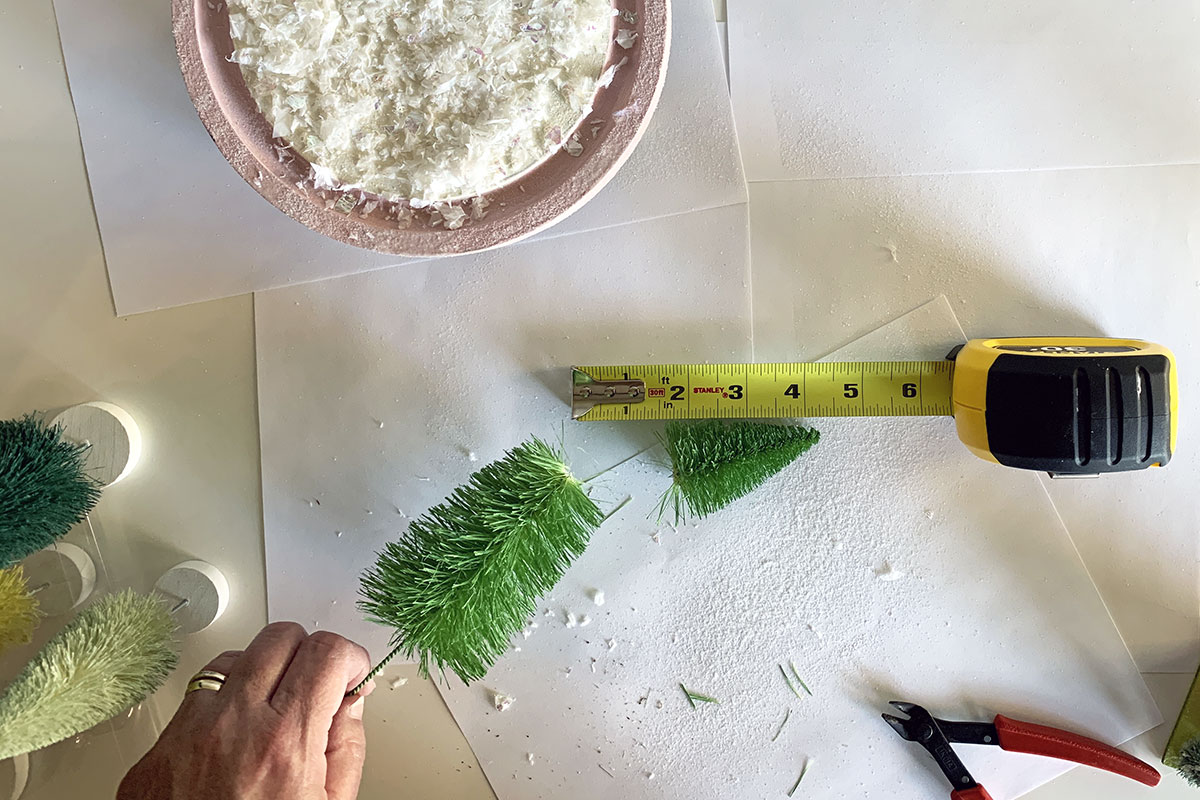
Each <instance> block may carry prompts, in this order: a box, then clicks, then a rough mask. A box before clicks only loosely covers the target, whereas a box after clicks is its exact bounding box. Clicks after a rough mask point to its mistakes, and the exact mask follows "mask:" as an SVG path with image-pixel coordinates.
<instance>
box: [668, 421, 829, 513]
mask: <svg viewBox="0 0 1200 800" xmlns="http://www.w3.org/2000/svg"><path fill="white" fill-rule="evenodd" d="M820 438H821V435H820V433H818V432H817V431H816V430H815V429H813V428H804V427H801V426H799V425H771V424H765V423H759V422H744V421H736V422H723V421H720V420H704V421H700V422H668V423H667V428H666V434H665V436H664V437H663V445H664V447H665V448H666V450H667V455H668V456H670V459H671V470H672V474H673V481H672V483H671V487H670V488H669V489H667V491H666V493H665V494H664V495H663V497H662V501H661V502H660V503H659V517H660V518H661V517H662V515H663V514H664V513H665V512H666V511H667V509H673V510H674V512H675V521H676V522H679V521H680V520H682V519H683V518H684V516H685V515H690V516H693V517H705V516H708V515H709V514H712V513H713V512H715V511H719V510H720V509H722V508H724V507H725V506H727V505H729V504H730V503H732V502H733V501H734V500H737V499H738V498H741V497H745V496H746V495H747V494H749V493H750V492H752V491H754V490H755V489H757V488H758V487H759V486H762V484H763V483H765V482H766V481H767V479H768V478H770V477H771V476H773V475H775V474H776V473H777V472H779V471H780V470H782V469H783V468H784V467H786V466H787V465H788V464H790V463H792V462H793V461H795V460H796V459H797V458H798V457H800V456H801V455H802V454H803V453H804V452H806V451H807V450H808V449H809V448H810V447H812V446H813V445H814V444H816V443H817V442H818V440H819V439H820Z"/></svg>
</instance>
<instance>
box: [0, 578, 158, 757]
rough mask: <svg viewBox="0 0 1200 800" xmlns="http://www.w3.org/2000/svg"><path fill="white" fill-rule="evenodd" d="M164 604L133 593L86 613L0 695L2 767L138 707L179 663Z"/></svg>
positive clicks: (107, 599)
mask: <svg viewBox="0 0 1200 800" xmlns="http://www.w3.org/2000/svg"><path fill="white" fill-rule="evenodd" d="M174 633H175V623H174V621H173V620H172V619H171V615H170V614H169V613H168V612H167V609H166V607H165V606H164V605H163V603H162V602H161V601H160V600H158V599H156V598H154V597H148V596H145V595H139V594H137V593H135V592H132V591H124V592H121V593H119V594H113V595H108V596H107V597H104V598H101V599H100V600H97V601H96V602H94V603H92V604H91V605H90V606H88V607H87V608H85V609H84V610H83V611H81V612H80V613H79V615H78V616H76V617H75V619H73V620H72V621H71V622H70V623H69V624H68V625H67V626H66V627H65V628H63V629H62V630H61V631H59V632H58V633H57V634H56V635H55V636H54V638H53V639H51V640H50V641H49V642H47V643H46V646H45V647H43V648H42V650H41V651H40V652H38V654H37V655H35V656H34V658H33V660H32V661H30V662H29V664H27V665H26V666H25V669H24V670H22V671H21V673H20V674H19V675H18V676H17V677H16V678H15V679H14V680H13V681H12V683H10V684H9V685H8V686H7V687H6V688H5V689H4V693H3V694H2V695H0V761H2V760H4V759H6V758H11V757H12V756H15V755H20V754H21V753H28V752H31V751H33V750H38V749H40V748H42V747H47V746H49V745H51V744H54V743H55V742H60V741H62V740H63V739H66V738H68V737H71V736H74V735H76V734H78V733H81V732H83V731H85V730H87V729H88V728H91V727H93V726H95V725H98V724H100V723H101V722H104V721H105V720H107V719H110V718H112V717H113V716H115V715H117V714H119V713H121V712H122V711H124V710H126V709H128V708H131V707H132V706H135V705H137V704H138V703H140V702H142V701H143V700H145V699H146V697H147V696H149V695H150V693H151V692H154V691H155V690H157V689H158V688H159V687H160V686H162V684H163V682H164V681H165V680H166V679H167V676H168V675H169V674H170V673H171V670H173V669H174V668H175V664H176V662H177V659H178V656H177V652H176V645H175V641H174Z"/></svg>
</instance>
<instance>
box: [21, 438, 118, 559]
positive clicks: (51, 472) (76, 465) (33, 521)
mask: <svg viewBox="0 0 1200 800" xmlns="http://www.w3.org/2000/svg"><path fill="white" fill-rule="evenodd" d="M86 453H87V446H86V445H81V444H76V443H74V442H69V441H67V440H65V439H64V438H63V436H62V431H61V430H60V429H59V428H57V427H50V426H48V425H46V423H44V422H43V421H41V420H40V419H38V418H37V417H34V416H33V415H27V416H25V417H22V418H21V419H16V420H4V421H0V567H6V566H9V565H11V564H15V563H16V562H18V561H20V560H21V559H23V558H25V557H26V556H28V555H30V554H31V553H36V552H37V551H38V550H41V549H42V548H44V547H48V546H49V545H51V544H53V543H54V540H55V539H57V538H59V537H60V536H62V535H63V534H65V533H66V532H67V531H69V530H70V529H71V526H73V525H76V524H78V523H79V522H82V521H83V519H84V518H85V517H86V516H87V514H88V512H89V511H91V510H92V508H94V507H95V505H96V503H97V502H98V501H99V500H100V489H101V487H100V484H99V483H98V482H96V481H95V480H94V479H92V478H90V477H89V476H87V475H86V474H84V456H85V454H86Z"/></svg>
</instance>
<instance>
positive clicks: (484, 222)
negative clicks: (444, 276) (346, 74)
mask: <svg viewBox="0 0 1200 800" xmlns="http://www.w3.org/2000/svg"><path fill="white" fill-rule="evenodd" d="M172 4H173V17H174V28H175V44H176V48H177V49H178V51H179V63H180V66H181V68H182V70H183V77H184V82H185V83H186V84H187V88H188V93H189V94H191V96H192V102H193V103H194V104H195V106H196V111H197V112H199V114H200V119H201V120H202V121H203V122H204V125H205V127H206V128H208V132H209V134H210V135H211V136H212V138H213V141H215V142H216V143H217V147H218V148H219V149H220V150H221V153H222V154H223V155H224V156H225V158H226V159H227V160H228V161H229V163H230V164H231V165H232V166H233V168H234V169H235V170H237V171H238V174H239V175H241V176H242V178H244V179H245V180H246V182H247V183H249V184H250V185H251V186H252V187H254V190H255V191H257V192H258V193H259V194H261V195H262V196H263V197H265V198H266V199H267V200H269V201H270V202H271V204H272V205H274V206H275V207H276V208H278V209H279V210H280V211H282V212H283V213H285V214H287V215H288V216H289V217H292V218H293V219H295V220H297V221H298V222H301V223H303V224H305V225H307V226H308V227H309V228H312V229H313V230H314V231H318V232H319V233H323V234H325V235H326V236H330V237H332V238H334V239H337V240H339V241H342V242H346V243H348V244H352V245H356V246H358V247H363V248H366V249H368V250H376V251H379V252H382V253H395V254H398V255H407V256H435V255H452V254H455V253H470V252H475V251H479V250H486V249H488V248H491V247H498V246H500V245H503V244H507V243H509V242H515V241H517V240H519V239H523V238H525V237H526V236H531V235H532V234H534V233H537V232H538V231H540V230H543V229H544V228H548V227H549V226H551V225H553V224H554V223H555V222H557V221H559V220H561V219H563V218H564V217H566V216H567V215H568V214H570V213H571V212H572V211H574V210H575V209H577V208H579V207H580V206H582V205H583V204H584V203H586V202H587V201H588V199H590V198H591V197H592V196H593V195H594V194H596V192H598V191H600V189H601V188H602V187H603V186H604V184H606V183H607V182H608V181H609V180H610V179H611V178H612V176H613V175H614V174H615V173H616V171H617V169H619V168H620V166H621V164H622V163H624V161H625V159H626V158H628V157H629V154H630V153H631V152H632V151H633V148H634V146H635V145H636V144H637V142H638V140H639V139H640V138H641V136H642V132H643V131H644V130H645V128H646V124H647V123H648V122H649V120H650V115H651V113H653V111H654V107H655V105H656V104H657V103H658V96H659V92H660V90H661V88H662V82H663V78H664V77H665V75H666V67H667V54H668V52H669V49H670V31H671V25H670V0H622V2H621V7H623V8H630V7H631V6H632V9H631V10H635V11H636V22H634V23H629V22H627V21H624V20H621V18H620V17H615V16H614V17H613V20H614V21H613V35H614V36H615V35H616V29H617V25H618V24H619V25H620V27H622V28H630V27H632V28H634V29H635V30H636V31H637V34H638V36H637V39H636V40H635V43H634V46H633V47H631V48H630V49H628V50H626V49H624V48H621V47H618V46H616V45H615V44H610V46H609V51H608V56H607V60H606V62H605V66H606V67H608V66H609V65H612V64H614V63H618V62H620V61H621V60H622V59H625V58H627V59H628V61H627V63H625V64H623V65H622V66H621V67H620V68H619V69H617V71H616V75H615V76H614V79H613V81H612V84H611V85H610V86H609V87H608V88H605V89H602V90H600V91H599V92H598V93H597V95H596V98H595V101H594V107H593V110H592V113H591V114H589V115H588V116H587V117H586V118H585V121H584V124H583V125H582V126H581V139H582V141H583V143H584V145H585V146H584V150H583V152H582V153H581V154H580V155H578V156H572V155H570V154H569V153H568V152H566V151H565V150H563V149H558V150H556V151H555V152H554V154H553V155H551V156H550V157H549V158H547V159H545V160H544V161H542V162H540V163H539V164H538V165H537V166H535V167H534V168H533V169H531V170H529V171H527V172H524V173H522V174H521V175H519V176H518V177H517V178H514V179H513V180H512V181H510V182H508V183H506V184H504V185H502V186H500V187H499V188H497V189H495V190H493V191H491V192H488V193H486V194H484V195H483V197H484V198H485V200H486V201H487V206H486V211H485V213H484V214H483V216H482V218H476V217H474V216H470V215H469V216H468V218H467V219H466V220H465V221H464V223H463V225H462V227H461V228H458V229H456V230H446V229H445V227H443V226H442V225H440V224H435V223H436V222H437V221H438V220H439V219H440V215H439V214H437V213H436V212H435V213H433V214H431V213H430V209H428V208H424V209H413V208H411V207H409V206H408V204H407V202H402V203H392V202H389V201H386V200H383V199H382V198H380V197H379V196H377V195H373V194H371V193H369V192H363V191H360V190H358V189H350V190H345V191H343V190H334V189H317V188H315V187H314V186H313V183H312V180H311V176H310V168H309V164H308V162H307V161H306V160H305V159H304V158H303V157H301V156H300V155H299V154H297V153H295V151H293V150H291V149H290V148H285V147H284V143H283V141H282V140H281V139H276V138H274V137H272V135H271V126H270V124H269V123H268V122H267V120H266V119H265V118H264V117H263V116H262V114H260V113H259V111H258V107H257V106H256V105H255V102H254V99H253V98H252V97H251V96H250V92H249V90H248V89H247V88H246V84H245V81H244V80H243V79H242V73H241V68H240V67H239V66H238V65H237V64H233V63H230V62H229V60H228V57H229V56H230V55H231V54H232V53H233V42H232V40H231V39H230V35H229V13H228V8H227V6H226V5H225V3H224V2H222V1H219V0H172ZM587 120H603V124H602V125H599V127H598V128H596V130H595V137H594V138H593V137H592V131H593V128H595V127H596V126H592V125H588V124H587ZM564 139H565V137H564ZM465 208H466V210H468V211H469V210H470V207H469V206H467V207H465Z"/></svg>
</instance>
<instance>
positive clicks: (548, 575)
mask: <svg viewBox="0 0 1200 800" xmlns="http://www.w3.org/2000/svg"><path fill="white" fill-rule="evenodd" d="M602 519H603V516H602V514H601V513H600V509H599V508H598V507H597V506H596V504H595V503H594V502H592V500H591V499H590V498H589V497H588V496H587V495H586V494H585V493H584V491H583V487H582V485H581V484H580V482H579V481H578V480H576V479H575V478H574V477H573V476H572V475H571V472H570V470H569V469H568V468H567V466H566V464H565V463H564V462H563V459H562V456H561V454H560V453H558V452H557V451H555V450H554V449H553V448H551V447H550V446H549V445H547V444H546V443H545V442H542V441H541V440H539V439H532V440H530V441H529V442H526V443H525V444H522V445H520V446H519V447H516V448H514V449H513V450H512V451H510V452H509V453H507V454H506V455H505V456H504V458H502V459H500V460H499V461H496V462H494V463H492V464H489V465H488V466H486V467H484V468H483V469H481V470H480V471H479V472H476V473H475V474H474V475H472V476H471V477H470V479H469V480H468V482H467V483H466V484H464V485H463V486H460V487H459V488H458V489H456V490H455V491H454V493H453V494H452V495H451V496H450V497H449V498H448V499H447V500H446V501H445V502H443V503H442V504H440V505H437V506H434V507H433V508H431V509H430V510H429V511H427V512H426V513H425V514H423V515H422V516H421V517H420V518H418V519H416V520H414V521H413V522H412V523H411V524H410V525H409V528H408V534H407V536H406V537H405V538H404V539H402V540H400V541H398V542H391V543H388V544H387V545H386V546H385V547H384V550H383V552H382V553H380V554H379V556H378V559H377V561H376V563H375V565H374V566H373V567H372V568H370V569H368V570H367V571H366V572H365V573H364V574H363V578H362V590H361V594H362V597H363V599H362V600H361V601H360V602H359V606H360V608H361V609H362V610H363V611H364V612H365V613H366V614H367V616H368V617H369V618H370V619H371V620H373V621H375V622H378V623H380V624H382V625H386V626H389V627H391V628H392V629H393V630H394V632H395V633H394V635H393V637H392V641H393V645H395V646H398V647H399V648H400V649H401V650H402V651H404V652H406V653H407V654H408V655H409V656H410V657H411V656H414V655H415V656H416V657H417V658H418V660H419V663H420V665H421V670H422V672H423V673H424V674H426V675H428V674H429V673H430V672H432V671H433V670H434V669H435V668H436V669H437V670H438V671H441V672H444V671H445V670H446V669H447V668H449V669H451V670H453V671H454V672H455V673H457V674H458V676H459V677H460V678H462V679H463V680H464V681H466V682H468V683H469V682H471V681H474V680H479V679H480V678H482V677H483V676H484V674H486V672H487V670H488V669H489V668H490V667H491V666H492V664H494V663H495V662H496V659H498V658H499V657H500V656H501V655H502V654H503V653H504V652H505V651H506V650H507V649H508V647H509V643H510V640H511V638H512V636H513V635H515V634H516V633H517V632H518V631H520V630H521V629H522V627H524V625H525V623H526V621H527V620H528V619H529V617H530V616H532V615H533V613H534V611H535V607H534V603H535V601H536V600H537V598H538V597H540V596H541V595H542V594H544V593H546V592H547V591H549V590H550V589H551V588H552V587H553V586H554V584H555V583H557V582H558V580H559V578H561V577H562V574H563V572H565V571H566V569H567V567H568V566H569V565H570V564H571V562H572V561H574V559H575V558H577V557H578V556H579V555H580V554H581V553H583V550H584V548H585V547H586V546H587V543H588V539H589V538H590V536H591V533H592V531H593V530H595V528H596V527H597V526H599V524H600V522H601V521H602Z"/></svg>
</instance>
